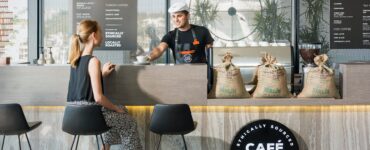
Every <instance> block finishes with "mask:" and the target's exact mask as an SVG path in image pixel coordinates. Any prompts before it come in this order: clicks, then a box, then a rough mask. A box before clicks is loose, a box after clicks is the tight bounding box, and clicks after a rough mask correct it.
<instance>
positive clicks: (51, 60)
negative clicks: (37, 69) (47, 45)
mask: <svg viewBox="0 0 370 150" xmlns="http://www.w3.org/2000/svg"><path fill="white" fill-rule="evenodd" d="M54 63H55V60H54V58H53V53H52V52H51V51H49V58H48V59H46V64H54Z"/></svg>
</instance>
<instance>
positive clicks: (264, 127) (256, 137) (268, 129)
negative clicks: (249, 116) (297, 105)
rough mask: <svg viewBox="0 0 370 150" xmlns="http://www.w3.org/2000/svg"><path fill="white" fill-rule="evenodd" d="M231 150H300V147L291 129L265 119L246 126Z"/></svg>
mask: <svg viewBox="0 0 370 150" xmlns="http://www.w3.org/2000/svg"><path fill="white" fill-rule="evenodd" d="M231 150H299V147H298V143H297V139H296V138H295V137H294V135H293V133H292V132H291V131H290V130H289V128H287V127H286V126H285V125H283V124H281V123H279V122H276V121H273V120H267V119H263V120H257V121H254V122H251V123H249V124H247V125H246V126H244V127H243V128H242V129H241V130H240V131H239V132H238V133H237V134H236V136H235V137H234V140H233V142H232V145H231Z"/></svg>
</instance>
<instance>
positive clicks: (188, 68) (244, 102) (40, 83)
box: [0, 64, 370, 106]
mask: <svg viewBox="0 0 370 150" xmlns="http://www.w3.org/2000/svg"><path fill="white" fill-rule="evenodd" d="M341 66H342V67H341V74H342V76H343V80H342V81H343V89H342V91H343V95H344V96H343V99H330V98H329V99H328V98H306V99H304V98H299V99H298V98H284V99H282V98H276V99H274V98H269V99H253V98H251V99H207V69H206V65H175V66H173V65H148V66H133V65H121V66H117V67H116V71H115V72H114V73H113V74H112V75H111V76H109V77H108V78H106V79H105V82H104V83H105V88H106V89H105V94H106V95H107V96H108V97H109V98H110V99H111V100H112V101H114V102H115V103H120V104H124V105H131V106H144V105H153V104H159V103H166V104H172V103H187V104H189V105H195V106H206V105H208V106H250V105H253V106H263V105H264V106H297V105H299V106H311V105H314V106H322V105H367V104H370V94H369V93H370V92H369V90H370V80H368V76H367V74H368V73H366V72H370V70H369V69H370V64H348V65H344V66H343V65H341ZM361 71H364V72H361ZM68 80H69V66H26V65H23V66H0V103H14V102H16V103H20V104H22V105H28V106H64V105H65V102H66V97H67V89H68ZM108 85H109V86H108Z"/></svg>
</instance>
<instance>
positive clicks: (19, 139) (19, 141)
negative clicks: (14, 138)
mask: <svg viewBox="0 0 370 150" xmlns="http://www.w3.org/2000/svg"><path fill="white" fill-rule="evenodd" d="M18 143H19V150H21V149H22V147H21V138H20V135H18Z"/></svg>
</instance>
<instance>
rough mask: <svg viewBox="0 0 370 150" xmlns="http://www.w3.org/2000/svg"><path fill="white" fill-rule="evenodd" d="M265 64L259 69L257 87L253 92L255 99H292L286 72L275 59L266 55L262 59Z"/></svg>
mask: <svg viewBox="0 0 370 150" xmlns="http://www.w3.org/2000/svg"><path fill="white" fill-rule="evenodd" d="M262 62H263V64H262V65H260V66H259V67H258V69H257V86H256V89H255V91H254V92H253V97H255V98H283V97H291V94H290V92H289V90H288V87H287V80H286V71H285V69H284V67H283V66H279V65H277V64H276V63H277V60H276V58H275V57H273V56H271V55H270V54H268V53H266V54H265V55H264V56H263V58H262Z"/></svg>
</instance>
